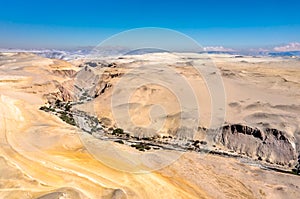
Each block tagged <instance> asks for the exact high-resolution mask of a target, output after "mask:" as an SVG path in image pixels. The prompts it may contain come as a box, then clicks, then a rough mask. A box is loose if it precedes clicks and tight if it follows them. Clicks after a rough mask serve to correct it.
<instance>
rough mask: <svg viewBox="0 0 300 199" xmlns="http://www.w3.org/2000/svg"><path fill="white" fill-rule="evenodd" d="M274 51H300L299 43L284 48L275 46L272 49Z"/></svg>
mask: <svg viewBox="0 0 300 199" xmlns="http://www.w3.org/2000/svg"><path fill="white" fill-rule="evenodd" d="M274 50H275V51H280V52H286V51H300V43H298V42H293V43H289V44H287V45H284V46H277V47H275V48H274Z"/></svg>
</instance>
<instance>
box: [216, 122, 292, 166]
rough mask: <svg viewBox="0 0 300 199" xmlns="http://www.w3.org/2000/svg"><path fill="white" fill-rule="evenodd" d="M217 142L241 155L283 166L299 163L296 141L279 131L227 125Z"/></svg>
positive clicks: (222, 129)
mask: <svg viewBox="0 0 300 199" xmlns="http://www.w3.org/2000/svg"><path fill="white" fill-rule="evenodd" d="M216 141H217V142H219V143H221V144H222V145H224V146H225V147H227V148H228V149H229V150H233V151H235V152H238V153H240V154H245V155H247V156H249V157H251V158H254V159H258V160H262V161H266V162H268V163H273V164H277V165H281V166H289V167H291V166H294V165H295V164H296V163H297V151H296V148H295V143H294V142H295V141H294V140H292V139H291V138H288V137H287V136H286V133H285V132H283V131H280V130H277V129H270V128H266V129H264V130H260V129H258V128H252V127H249V126H246V125H241V124H232V125H230V124H229V125H225V126H223V127H222V128H221V131H220V134H219V135H217V137H216Z"/></svg>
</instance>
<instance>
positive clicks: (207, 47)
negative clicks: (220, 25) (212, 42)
mask: <svg viewBox="0 0 300 199" xmlns="http://www.w3.org/2000/svg"><path fill="white" fill-rule="evenodd" d="M203 49H204V50H205V51H222V52H233V51H234V50H233V49H231V48H225V47H223V46H206V47H204V48H203Z"/></svg>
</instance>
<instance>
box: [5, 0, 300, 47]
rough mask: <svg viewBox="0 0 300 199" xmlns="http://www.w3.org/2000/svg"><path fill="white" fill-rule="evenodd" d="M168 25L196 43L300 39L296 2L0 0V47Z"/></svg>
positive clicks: (61, 43)
mask: <svg viewBox="0 0 300 199" xmlns="http://www.w3.org/2000/svg"><path fill="white" fill-rule="evenodd" d="M140 27H162V28H170V29H175V30H177V31H180V32H182V33H185V34H187V35H189V36H191V37H192V38H194V39H195V40H197V41H198V42H199V43H200V44H202V45H204V46H207V45H223V46H226V47H236V48H246V47H259V46H261V47H265V46H272V45H280V44H284V43H289V42H299V41H300V1H299V0H285V1H275V0H273V1H271V0H266V1H263V0H261V1H258V0H252V1H251V0H239V1H238V0H228V1H215V0H211V1H208V0H207V1H199V0H198V1H196V0H195V1H193V0H182V1H163V0H160V1H157V0H154V1H134V0H132V1H115V0H113V1H96V0H85V1H75V0H73V1H69V0H60V1H58V0H52V1H47V0H44V1H40V0H39V1H33V0H32V1H30V0H26V1H14V0H11V1H2V3H1V6H0V48H1V47H12V48H15V47H19V48H30V47H33V48H34V47H38V48H49V47H73V46H88V45H91V46H94V45H97V44H98V43H99V42H101V41H102V40H104V39H105V38H107V37H109V36H111V35H113V34H116V33H118V32H120V31H124V30H128V29H131V28H140Z"/></svg>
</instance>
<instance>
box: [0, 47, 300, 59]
mask: <svg viewBox="0 0 300 199" xmlns="http://www.w3.org/2000/svg"><path fill="white" fill-rule="evenodd" d="M103 51H104V52H105V55H109V54H112V55H118V54H119V55H123V54H127V55H139V54H147V53H158V52H166V51H163V50H157V49H140V50H135V51H131V52H129V53H124V52H125V51H126V50H124V48H120V47H118V48H116V49H113V48H111V49H109V50H106V49H104V50H103ZM0 52H30V53H34V54H37V55H39V56H42V57H46V58H52V59H61V60H66V61H67V60H72V59H79V58H85V57H86V56H88V55H90V54H91V53H93V52H94V50H93V48H92V47H84V48H77V49H67V50H62V49H59V50H58V49H0ZM99 53H100V52H99ZM199 53H208V54H229V55H244V56H272V57H292V56H296V57H300V51H283V52H277V51H274V50H263V51H260V50H257V51H256V50H240V51H239V50H232V51H222V50H210V51H202V52H199ZM100 54H101V53H100Z"/></svg>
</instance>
